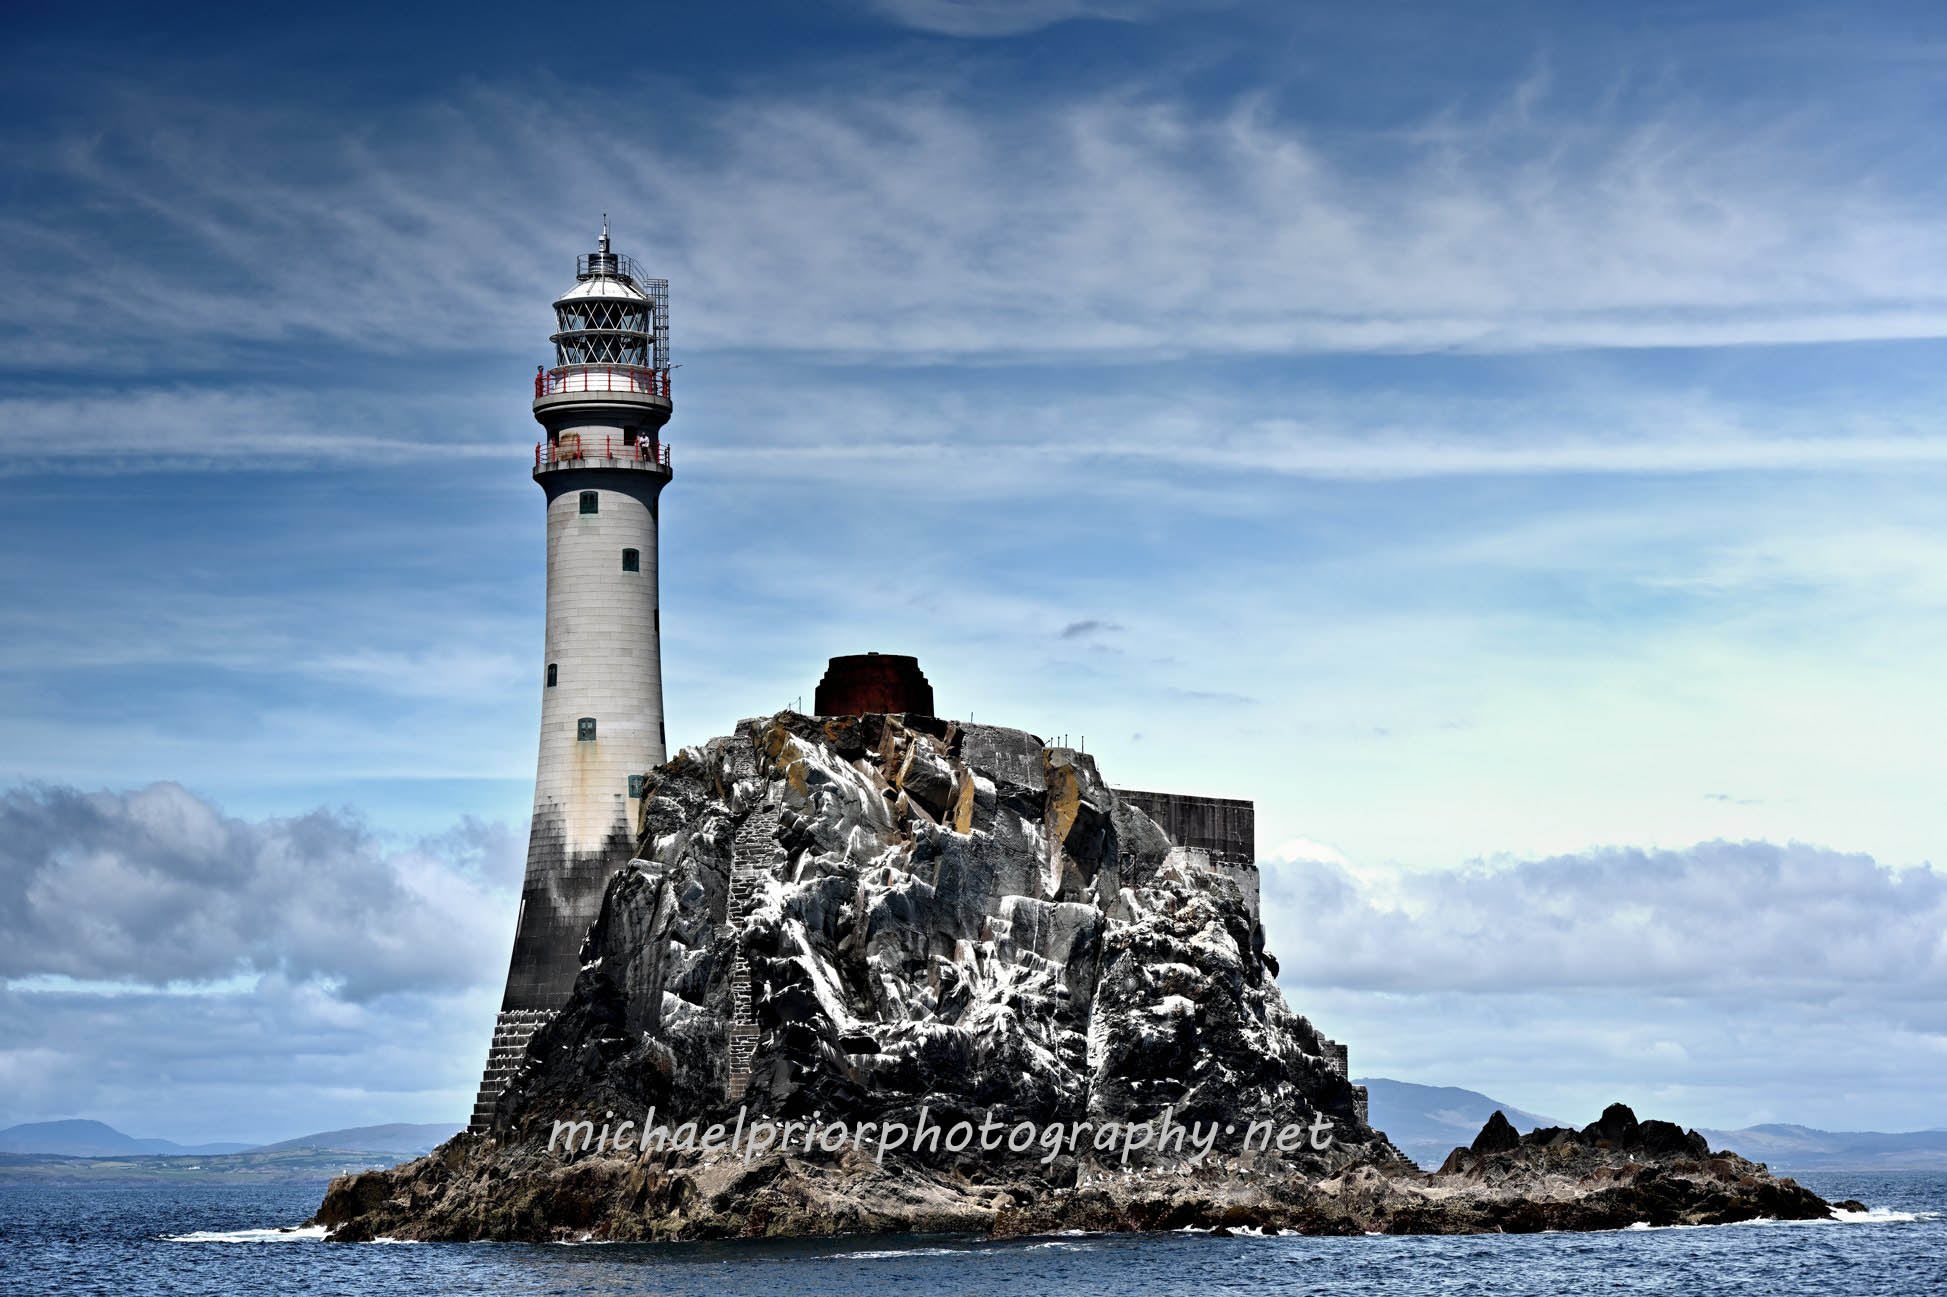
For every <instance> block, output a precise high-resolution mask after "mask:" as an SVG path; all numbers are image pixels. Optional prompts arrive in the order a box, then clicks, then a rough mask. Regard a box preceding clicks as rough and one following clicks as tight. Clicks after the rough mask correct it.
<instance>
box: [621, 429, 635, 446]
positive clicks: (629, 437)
mask: <svg viewBox="0 0 1947 1297" xmlns="http://www.w3.org/2000/svg"><path fill="white" fill-rule="evenodd" d="M635 435H636V434H635V429H634V428H624V429H622V444H623V445H624V446H633V445H635Z"/></svg>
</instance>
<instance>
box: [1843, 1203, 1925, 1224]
mask: <svg viewBox="0 0 1947 1297" xmlns="http://www.w3.org/2000/svg"><path fill="white" fill-rule="evenodd" d="M1939 1215H1940V1213H1939V1212H1937V1211H1895V1210H1894V1209H1893V1208H1891V1207H1868V1208H1867V1209H1866V1210H1864V1211H1842V1210H1839V1209H1836V1208H1835V1209H1834V1210H1833V1212H1832V1219H1833V1220H1835V1221H1837V1222H1838V1223H1840V1224H1842V1225H1905V1224H1909V1223H1911V1222H1913V1221H1916V1220H1933V1219H1935V1218H1936V1217H1938V1216H1939Z"/></svg>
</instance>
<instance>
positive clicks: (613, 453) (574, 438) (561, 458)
mask: <svg viewBox="0 0 1947 1297" xmlns="http://www.w3.org/2000/svg"><path fill="white" fill-rule="evenodd" d="M551 468H650V469H662V470H663V471H664V472H667V471H668V470H669V447H668V446H667V445H665V444H663V443H662V442H660V441H648V440H645V439H643V438H640V437H638V438H637V439H636V440H635V441H633V442H625V441H622V440H621V439H619V438H617V437H614V436H607V435H605V436H602V437H592V436H589V437H584V436H582V435H581V434H580V433H575V432H568V433H563V434H562V435H561V436H560V437H558V438H556V439H555V440H554V441H537V442H535V443H534V471H535V472H537V473H539V472H541V471H543V470H544V469H551Z"/></svg>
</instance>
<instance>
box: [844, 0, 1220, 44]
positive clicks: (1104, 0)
mask: <svg viewBox="0 0 1947 1297" xmlns="http://www.w3.org/2000/svg"><path fill="white" fill-rule="evenodd" d="M864 4H865V6H866V8H868V9H870V10H872V11H874V12H876V13H879V14H882V15H883V16H885V17H886V18H889V19H891V20H892V21H894V22H896V23H899V24H901V25H903V26H907V27H914V28H918V29H919V30H921V31H928V32H937V33H939V34H941V35H945V36H972V37H996V36H1019V35H1021V34H1023V33H1025V32H1033V31H1039V30H1041V29H1042V28H1044V27H1051V26H1053V25H1054V24H1055V23H1060V22H1070V21H1073V20H1075V19H1078V18H1093V19H1102V20H1107V21H1111V22H1146V21H1149V20H1150V19H1153V18H1156V17H1159V16H1162V15H1164V14H1169V13H1181V12H1195V11H1197V10H1209V9H1220V8H1226V7H1228V6H1227V3H1226V0H864Z"/></svg>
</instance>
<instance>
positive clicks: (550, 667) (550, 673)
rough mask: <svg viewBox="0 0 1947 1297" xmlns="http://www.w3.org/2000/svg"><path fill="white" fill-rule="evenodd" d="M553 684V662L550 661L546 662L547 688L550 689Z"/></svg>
mask: <svg viewBox="0 0 1947 1297" xmlns="http://www.w3.org/2000/svg"><path fill="white" fill-rule="evenodd" d="M554 684H555V665H554V663H552V662H550V663H548V688H550V689H552V688H554Z"/></svg>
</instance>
